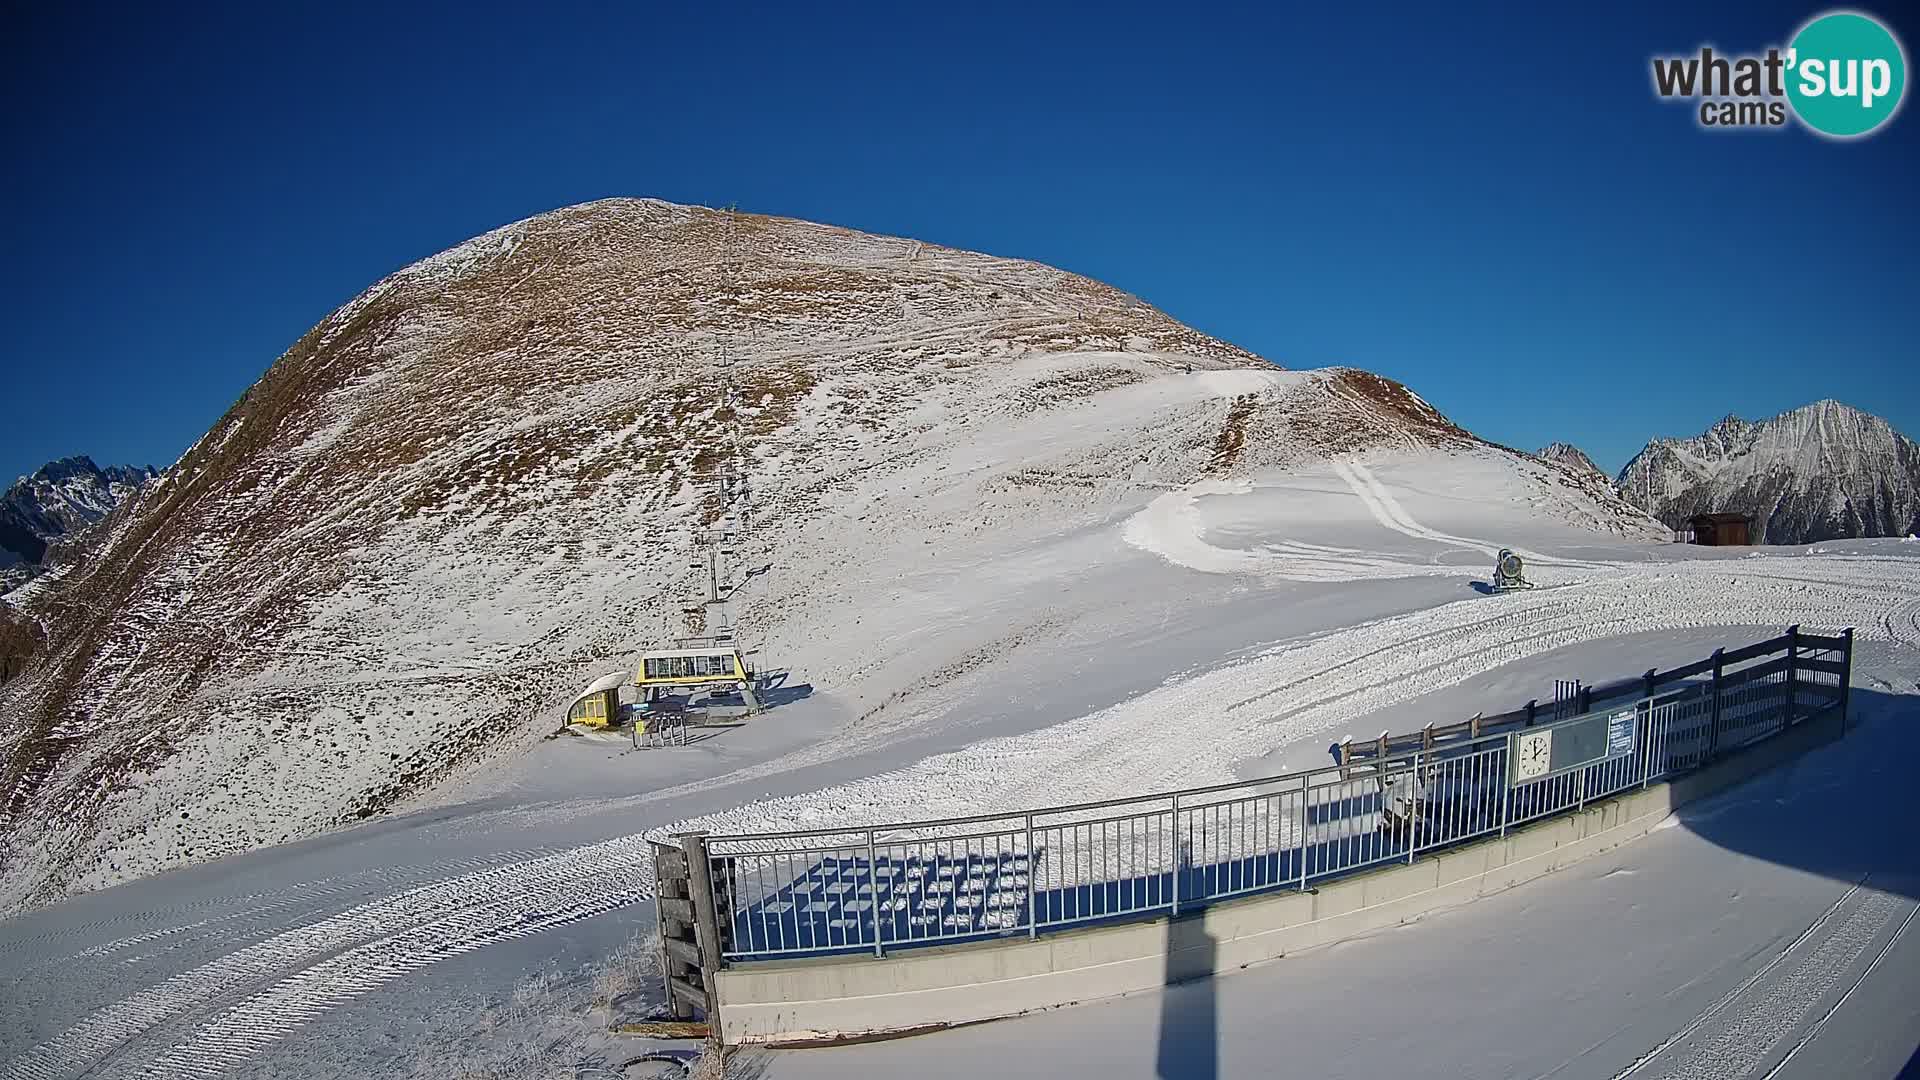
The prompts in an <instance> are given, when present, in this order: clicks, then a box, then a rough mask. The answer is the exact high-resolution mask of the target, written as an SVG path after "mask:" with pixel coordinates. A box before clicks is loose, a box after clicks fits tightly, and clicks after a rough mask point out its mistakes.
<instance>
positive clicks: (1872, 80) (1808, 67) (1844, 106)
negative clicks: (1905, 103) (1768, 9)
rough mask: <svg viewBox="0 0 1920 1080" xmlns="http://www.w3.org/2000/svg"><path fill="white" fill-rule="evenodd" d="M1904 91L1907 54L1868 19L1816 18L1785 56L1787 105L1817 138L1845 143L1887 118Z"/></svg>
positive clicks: (1847, 14) (1846, 15) (1840, 14)
mask: <svg viewBox="0 0 1920 1080" xmlns="http://www.w3.org/2000/svg"><path fill="white" fill-rule="evenodd" d="M1906 89H1907V54H1906V52H1905V51H1903V50H1902V49H1901V48H1900V42H1899V41H1898V40H1897V39H1896V38H1895V37H1894V36H1893V34H1892V33H1891V32H1890V31H1888V29H1887V28H1886V27H1884V26H1882V25H1880V22H1879V20H1877V19H1874V18H1872V17H1871V16H1867V15H1861V14H1859V13H1857V12H1852V11H1836V12H1831V13H1829V14H1826V15H1821V16H1819V17H1818V18H1816V19H1814V20H1813V21H1812V22H1810V23H1808V24H1807V25H1806V26H1804V27H1802V28H1801V30H1800V33H1799V34H1797V35H1795V36H1794V39H1793V44H1792V45H1791V46H1790V47H1789V48H1788V50H1787V100H1788V101H1789V102H1791V103H1792V105H1793V111H1794V113H1795V114H1796V115H1798V116H1799V117H1800V121H1801V123H1804V124H1806V125H1807V126H1808V127H1810V128H1812V129H1813V130H1815V131H1817V132H1819V133H1821V134H1822V135H1831V136H1833V137H1835V138H1841V139H1849V138H1852V137H1854V136H1855V135H1865V134H1866V133H1867V132H1869V131H1872V130H1873V129H1874V128H1877V127H1879V126H1880V125H1881V124H1884V123H1886V122H1887V121H1888V120H1889V119H1891V118H1892V116H1893V114H1894V113H1895V112H1896V111H1897V110H1898V109H1899V108H1900V99H1901V97H1902V96H1903V95H1905V93H1906Z"/></svg>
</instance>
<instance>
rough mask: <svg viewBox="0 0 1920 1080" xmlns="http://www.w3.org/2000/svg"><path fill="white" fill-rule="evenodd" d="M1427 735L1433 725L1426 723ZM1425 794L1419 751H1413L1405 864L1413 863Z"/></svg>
mask: <svg viewBox="0 0 1920 1080" xmlns="http://www.w3.org/2000/svg"><path fill="white" fill-rule="evenodd" d="M1427 737H1428V738H1429V739H1431V738H1432V737H1433V725H1432V724H1428V725H1427ZM1424 794H1426V791H1425V789H1424V788H1423V787H1422V785H1421V783H1420V753H1419V752H1418V751H1415V752H1414V755H1413V771H1412V772H1411V773H1408V774H1407V865H1408V866H1412V865H1413V852H1414V849H1415V848H1418V847H1419V846H1420V821H1421V820H1422V819H1423V818H1425V817H1426V810H1427V808H1426V800H1425V799H1422V798H1420V796H1421V795H1424Z"/></svg>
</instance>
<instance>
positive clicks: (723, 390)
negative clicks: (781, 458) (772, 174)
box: [684, 206, 752, 637]
mask: <svg viewBox="0 0 1920 1080" xmlns="http://www.w3.org/2000/svg"><path fill="white" fill-rule="evenodd" d="M724 212H725V214H726V226H725V234H724V244H725V247H724V250H723V251H722V253H721V257H720V258H719V259H718V260H717V261H718V263H719V268H720V283H719V289H718V290H717V291H718V295H719V297H720V298H721V301H722V303H723V312H724V313H723V315H722V318H721V321H720V326H719V332H718V334H717V335H716V339H717V345H718V348H717V354H718V355H717V357H716V362H715V380H714V382H715V385H714V389H715V392H716V396H717V404H716V406H715V410H714V412H715V419H716V420H717V423H715V424H713V425H710V426H709V427H708V428H707V429H706V430H705V431H703V432H702V434H703V435H711V436H713V437H714V441H715V442H716V443H717V446H716V450H717V451H718V452H717V454H716V455H715V458H714V461H713V464H712V466H711V467H710V468H709V469H708V471H706V472H705V473H699V474H696V475H695V476H694V482H695V483H696V484H697V485H699V486H700V487H701V489H702V491H703V496H704V497H703V498H702V500H701V504H700V509H699V511H697V512H698V513H699V514H700V515H701V516H702V517H704V516H705V512H706V508H707V507H708V506H713V507H714V508H715V510H716V512H715V515H714V517H713V519H712V520H711V521H698V522H696V523H695V524H694V527H693V548H694V551H695V552H696V557H695V560H694V562H693V568H694V569H695V570H696V571H698V572H699V574H700V577H701V579H702V580H701V581H700V584H699V587H698V590H697V595H696V596H695V597H693V598H690V600H689V602H688V604H687V606H686V607H685V608H684V611H685V612H686V615H687V624H688V633H689V636H696V635H698V636H707V637H719V636H723V635H724V636H729V637H730V636H732V635H733V633H734V632H735V629H736V627H735V624H734V620H733V616H734V614H735V613H734V612H733V610H732V604H731V600H732V595H733V584H732V580H731V578H732V575H731V572H730V567H729V565H728V564H729V561H730V560H731V559H732V558H733V557H734V554H735V548H734V545H735V544H736V543H737V542H738V541H739V540H740V539H741V536H742V535H743V534H744V533H745V532H746V529H747V525H748V521H749V517H750V514H751V510H752V505H751V502H752V489H751V486H750V484H749V481H748V476H747V470H746V461H745V439H744V436H743V433H742V431H741V422H740V405H741V390H740V386H739V379H738V376H739V363H738V357H737V355H736V350H735V348H734V332H733V327H734V324H735V323H736V322H738V321H739V320H740V282H739V278H738V276H737V273H736V271H737V268H736V266H735V263H736V262H738V261H739V260H740V256H739V254H738V246H737V241H738V234H737V232H736V220H735V218H736V213H735V208H734V207H732V206H728V207H727V208H726V210H725V211H724Z"/></svg>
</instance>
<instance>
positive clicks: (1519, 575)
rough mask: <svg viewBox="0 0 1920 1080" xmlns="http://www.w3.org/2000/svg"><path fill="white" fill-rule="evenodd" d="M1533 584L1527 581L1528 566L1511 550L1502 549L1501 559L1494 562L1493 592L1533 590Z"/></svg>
mask: <svg viewBox="0 0 1920 1080" xmlns="http://www.w3.org/2000/svg"><path fill="white" fill-rule="evenodd" d="M1531 588H1533V582H1531V581H1528V580H1527V575H1526V564H1525V563H1522V562H1521V561H1520V556H1519V555H1517V554H1515V553H1514V552H1513V550H1512V549H1511V548H1501V549H1500V557H1499V558H1497V559H1495V560H1494V562H1493V591H1494V592H1508V591H1510V590H1513V589H1531Z"/></svg>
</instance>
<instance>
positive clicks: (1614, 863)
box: [746, 660, 1920, 1080]
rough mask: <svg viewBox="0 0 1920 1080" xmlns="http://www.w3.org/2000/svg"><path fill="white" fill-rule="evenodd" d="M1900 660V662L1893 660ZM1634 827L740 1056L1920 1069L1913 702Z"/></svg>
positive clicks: (1071, 1073)
mask: <svg viewBox="0 0 1920 1080" xmlns="http://www.w3.org/2000/svg"><path fill="white" fill-rule="evenodd" d="M1908 665H1909V666H1908V670H1909V671H1911V670H1912V669H1911V666H1910V665H1911V660H1909V661H1908ZM1856 696H1857V697H1858V698H1859V699H1860V701H1859V702H1858V704H1859V707H1860V714H1861V722H1860V724H1859V726H1858V727H1857V728H1856V729H1855V730H1854V731H1853V732H1852V733H1851V734H1850V735H1849V736H1848V738H1847V739H1846V740H1845V741H1843V742H1841V743H1839V744H1835V745H1832V746H1829V747H1825V748H1822V749H1821V750H1818V751H1816V752H1814V753H1812V754H1809V755H1808V756H1807V757H1805V758H1804V759H1802V760H1800V761H1798V762H1795V763H1794V764H1793V765H1791V766H1789V767H1786V768H1783V769H1780V770H1778V771H1775V772H1773V773H1769V774H1766V775H1763V776H1761V777H1759V778H1757V779H1755V780H1753V781H1752V782H1750V783H1748V784H1746V785H1744V786H1742V787H1740V788H1737V789H1734V790H1732V791H1729V792H1726V793H1723V794H1722V795H1720V796H1717V797H1715V798H1713V799H1710V800H1708V801H1706V802H1703V803H1700V804H1696V805H1694V806H1690V807H1688V808H1686V809H1685V810H1683V811H1682V812H1681V813H1680V814H1679V815H1678V816H1677V817H1675V818H1672V819H1669V822H1670V824H1669V825H1668V826H1663V827H1662V828H1660V829H1659V830H1657V831H1656V832H1655V833H1654V834H1653V835H1652V836H1650V837H1648V838H1646V839H1644V840H1641V841H1638V842H1635V843H1633V844H1630V845H1628V846H1627V847H1625V848H1623V849H1620V850H1617V851H1613V852H1609V853H1607V854H1606V855H1603V856H1600V857H1597V858H1595V859H1592V860H1589V861H1588V862H1585V863H1581V864H1578V865H1576V866H1574V867H1572V868H1569V869H1567V870H1565V871H1562V872H1560V873H1556V874H1553V875H1551V876H1549V877H1547V878H1545V879H1542V880H1539V881H1536V882H1532V883H1530V884H1527V885H1524V886H1521V887H1519V888H1516V889H1513V890H1511V891H1509V892H1506V893H1502V894H1500V895H1497V896H1494V897H1490V898H1486V899H1483V900H1480V901H1477V902H1475V903H1472V904H1468V905H1465V906H1463V907H1459V908H1456V909H1453V910H1450V911H1445V912H1442V913H1439V914H1436V915H1431V916H1428V917H1426V918H1423V919H1420V920H1419V921H1417V922H1414V923H1410V924H1407V925H1405V926H1401V927H1397V928H1395V929H1393V930H1390V931H1385V932H1381V933H1377V934H1373V935H1369V936H1366V937H1363V938H1360V939H1356V940H1351V941H1346V942H1341V943H1339V944H1336V945H1332V946H1327V947H1323V948H1319V949H1314V950H1310V951H1308V952H1305V953H1301V954H1297V955H1294V956H1290V957H1287V958H1285V959H1283V960H1278V961H1274V962H1271V963H1267V964H1262V965H1257V966H1255V967H1253V968H1250V969H1248V970H1246V971H1242V972H1238V973H1235V974H1232V975H1229V976H1226V977H1223V978H1218V979H1212V980H1204V981H1200V982H1193V983H1186V984H1182V985H1179V986H1175V987H1172V988H1169V989H1166V990H1162V991H1156V992H1152V993H1146V994H1140V995H1136V996H1131V997H1128V998H1124V999H1118V1000H1112V1001H1107V1002H1102V1003H1098V1004H1092V1005H1084V1006H1079V1007H1074V1008H1068V1009H1062V1010H1058V1011H1054V1012H1050V1013H1044V1014H1037V1015H1033V1016H1028V1017H1021V1018H1018V1019H1014V1020H1008V1021H1002V1022H998V1023H993V1024H986V1025H981V1026H977V1027H971V1028H965V1029H960V1030H955V1031H949V1032H943V1033H938V1034H932V1035H927V1036H922V1037H919V1038H914V1039H907V1040H900V1041H895V1042H884V1043H875V1044H870V1045H865V1046H854V1047H845V1048H837V1049H832V1050H803V1051H790V1052H781V1053H774V1054H768V1053H761V1054H757V1055H754V1054H749V1055H746V1057H747V1058H748V1059H749V1060H750V1061H751V1062H752V1063H753V1064H754V1065H755V1067H757V1068H759V1069H761V1070H763V1072H762V1073H761V1075H766V1076H769V1077H773V1078H776V1080H810V1078H815V1077H822V1078H825V1077H844V1076H892V1075H912V1076H916V1077H928V1078H940V1077H955V1078H962V1077H967V1078H971V1077H975V1076H978V1075H979V1074H980V1071H981V1069H982V1066H983V1063H984V1062H992V1063H993V1068H994V1069H995V1070H996V1071H997V1072H998V1073H999V1074H1001V1075H1007V1076H1055V1077H1088V1078H1093V1077H1098V1078H1100V1080H1134V1078H1142V1080H1145V1078H1148V1077H1159V1078H1166V1080H1214V1078H1216V1077H1243V1076H1245V1077H1253V1076H1312V1077H1324V1078H1327V1080H1342V1078H1351V1080H1370V1078H1374V1077H1384V1076H1396V1077H1459V1076H1473V1077H1527V1078H1546V1077H1554V1078H1557V1080H1586V1078H1592V1080H1624V1078H1626V1077H1628V1076H1633V1077H1644V1078H1647V1080H1653V1078H1657V1077H1675V1078H1678V1077H1697V1078H1709V1077H1710V1078H1714V1080H1732V1078H1735V1077H1776V1076H1777V1077H1789V1078H1814V1080H1831V1078H1838V1077H1847V1078H1850V1080H1851V1078H1859V1080H1866V1078H1882V1080H1891V1078H1892V1077H1895V1076H1904V1075H1911V1074H1910V1073H1903V1072H1902V1070H1903V1069H1906V1068H1909V1066H1912V1067H1913V1068H1920V1056H1916V1052H1917V1051H1920V928H1916V927H1913V926H1911V925H1909V923H1910V921H1911V920H1912V919H1913V916H1914V910H1915V906H1916V903H1917V902H1920V838H1916V836H1915V834H1914V831H1913V830H1912V829H1909V828H1904V827H1901V826H1900V825H1899V824H1896V823H1900V822H1904V821H1905V820H1906V819H1908V818H1910V817H1911V811H1910V805H1909V804H1910V799H1909V795H1908V792H1909V791H1910V784H1909V782H1908V777H1907V773H1908V772H1909V771H1910V767H1909V766H1908V765H1907V764H1906V763H1905V762H1904V761H1903V757H1902V755H1903V754H1904V753H1905V752H1907V751H1908V750H1909V749H1910V748H1911V746H1912V743H1913V739H1912V729H1913V726H1914V724H1915V723H1916V722H1917V721H1920V701H1916V700H1915V699H1914V698H1913V697H1912V696H1911V694H1910V693H1909V694H1906V695H1894V694H1890V693H1887V692H1886V691H1884V690H1880V691H1860V692H1856Z"/></svg>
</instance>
